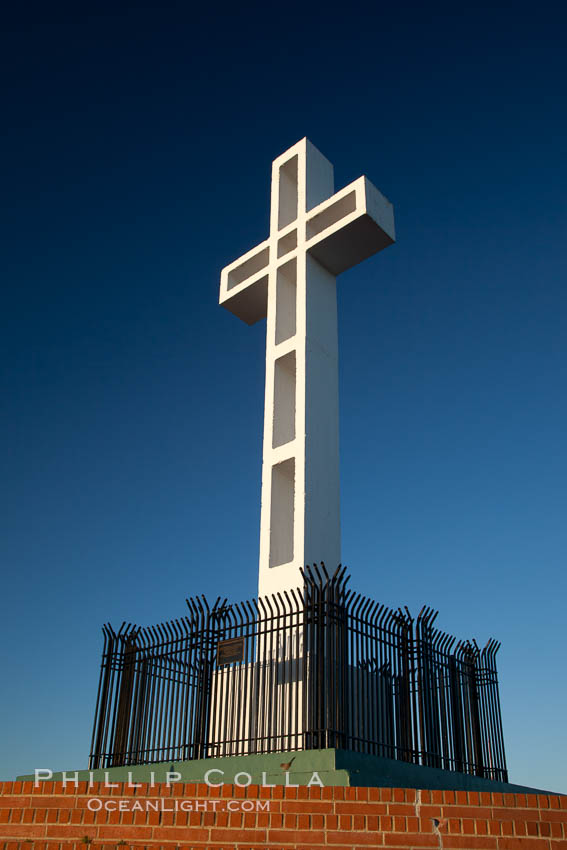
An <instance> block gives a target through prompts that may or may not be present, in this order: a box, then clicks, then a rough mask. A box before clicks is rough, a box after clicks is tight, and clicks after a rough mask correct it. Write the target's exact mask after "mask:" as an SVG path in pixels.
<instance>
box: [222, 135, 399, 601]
mask: <svg viewBox="0 0 567 850" xmlns="http://www.w3.org/2000/svg"><path fill="white" fill-rule="evenodd" d="M333 191H334V186H333V167H332V165H331V163H330V162H329V161H328V160H327V159H326V158H325V157H324V156H323V155H322V154H321V153H320V152H319V151H318V150H317V149H316V148H315V147H314V146H313V145H312V144H311V143H310V142H309V141H308V140H307V139H302V140H301V141H300V142H298V143H297V144H296V145H294V146H293V147H292V148H290V149H289V150H288V151H286V152H285V153H284V154H282V155H281V156H280V157H278V158H277V159H276V160H274V163H273V166H272V195H271V215H270V236H269V239H268V240H266V241H265V242H263V243H261V244H260V245H259V246H257V247H256V248H254V249H253V250H252V251H249V252H248V253H247V254H245V255H244V256H243V257H241V258H240V259H239V260H237V261H236V262H235V263H232V264H231V265H229V266H227V267H226V268H225V269H223V272H222V275H221V294H220V303H221V304H223V305H224V306H225V307H227V309H229V310H231V311H232V312H234V313H235V314H236V315H237V316H239V317H240V318H242V319H243V320H244V321H246V322H248V323H249V324H252V323H253V322H255V321H257V320H258V319H259V318H262V317H263V316H267V330H266V385H265V407H264V442H263V464H262V506H261V519H260V564H259V595H260V596H264V595H266V594H269V593H275V592H278V591H280V592H281V591H285V590H289V589H291V588H295V587H298V586H299V585H300V583H301V577H300V573H299V568H300V567H303V566H304V565H305V564H306V563H313V562H316V561H317V562H318V561H325V563H326V564H328V565H329V566H330V567H331V568H332V569H334V568H335V567H336V566H337V565H338V564H339V562H340V560H341V554H340V510H339V424H338V405H339V398H338V396H339V394H338V335H337V296H336V276H337V275H338V274H339V273H340V272H342V271H344V270H345V269H347V268H349V267H351V266H352V265H354V264H355V263H357V262H360V261H361V260H362V259H365V258H366V257H367V256H370V255H371V254H373V253H376V251H379V250H381V248H384V247H386V246H387V245H389V244H391V243H392V242H393V239H394V227H393V211H392V207H391V205H390V204H389V202H388V201H387V200H386V199H385V198H384V197H383V196H382V195H381V194H380V193H379V192H378V191H377V190H376V189H375V188H374V187H373V186H372V184H370V183H369V182H368V181H367V180H366V178H364V177H362V178H359V179H358V180H356V181H355V182H354V183H352V184H350V185H349V186H347V187H346V188H345V189H343V190H341V191H340V192H338V193H337V194H336V195H333Z"/></svg>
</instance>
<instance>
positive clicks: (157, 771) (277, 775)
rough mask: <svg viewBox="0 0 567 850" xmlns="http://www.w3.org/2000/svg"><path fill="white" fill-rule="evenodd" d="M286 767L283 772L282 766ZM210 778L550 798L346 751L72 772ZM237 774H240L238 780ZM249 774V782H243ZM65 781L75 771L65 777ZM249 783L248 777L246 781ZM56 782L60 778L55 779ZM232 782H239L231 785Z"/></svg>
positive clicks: (98, 778) (119, 777)
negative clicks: (497, 792)
mask: <svg viewBox="0 0 567 850" xmlns="http://www.w3.org/2000/svg"><path fill="white" fill-rule="evenodd" d="M289 762H291V768H290V769H289V771H286V770H285V769H284V768H282V765H287V764H288V763H289ZM210 771H214V772H213V773H209V777H208V781H209V782H210V783H211V784H219V785H220V784H222V783H225V784H241V785H245V784H248V783H250V784H253V785H288V786H292V785H309V784H310V783H311V784H312V785H321V784H322V785H324V786H325V787H327V786H358V787H372V788H418V789H429V790H437V789H439V790H453V791H499V792H507V793H511V794H514V793H539V794H549V793H553V792H550V791H544V790H542V789H538V788H530V787H527V786H524V785H514V784H512V783H509V782H495V781H493V780H490V779H481V778H479V777H477V776H469V775H468V774H464V773H456V772H454V771H451V770H440V769H437V768H432V767H421V766H420V765H415V764H408V763H407V762H403V761H396V760H394V759H387V758H380V757H378V756H370V755H366V754H364V753H354V752H349V751H347V750H335V749H328V750H305V751H302V752H295V753H267V754H263V755H248V756H231V757H227V758H210V759H199V760H195V761H182V762H160V763H159V764H145V765H134V766H130V767H111V768H108V769H107V770H93V771H88V770H79V771H76V773H77V777H76V778H77V779H78V780H79V781H86V780H87V781H88V780H89V779H91V780H92V781H93V782H104V781H105V780H107V781H109V782H128V781H129V780H131V781H132V782H152V781H153V782H165V781H166V779H167V775H166V774H167V773H168V772H171V773H173V772H176V773H179V774H181V779H180V780H179V781H180V782H205V781H206V780H205V774H207V772H210ZM238 774H244V775H242V776H238ZM246 774H248V776H246ZM66 775H67V778H68V780H72V779H74V778H75V771H67V774H66ZM248 777H251V779H250V780H249V779H248ZM17 778H18V780H29V779H34V778H35V777H34V776H33V775H26V776H18V777H17ZM51 778H52V779H53V780H55V781H60V780H62V779H63V773H54V774H53V777H51ZM235 778H238V782H236V783H235Z"/></svg>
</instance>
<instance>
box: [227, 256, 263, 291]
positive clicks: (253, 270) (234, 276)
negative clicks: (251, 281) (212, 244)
mask: <svg viewBox="0 0 567 850" xmlns="http://www.w3.org/2000/svg"><path fill="white" fill-rule="evenodd" d="M269 261H270V249H269V248H263V249H262V250H261V251H258V252H257V253H256V254H254V255H253V256H252V257H249V258H248V259H247V260H244V262H243V263H240V265H239V266H236V268H234V269H231V271H229V273H228V280H227V284H226V288H227V289H233V287H235V286H238V284H239V283H243V282H244V281H245V280H247V279H248V278H249V277H252V275H255V274H257V273H258V272H261V271H262V269H265V268H266V266H267V265H268V263H269Z"/></svg>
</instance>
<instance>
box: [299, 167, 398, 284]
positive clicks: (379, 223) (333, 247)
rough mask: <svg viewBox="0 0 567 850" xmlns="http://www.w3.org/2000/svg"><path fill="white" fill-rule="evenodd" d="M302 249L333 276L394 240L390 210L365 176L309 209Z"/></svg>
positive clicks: (388, 205)
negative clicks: (303, 247) (304, 248)
mask: <svg viewBox="0 0 567 850" xmlns="http://www.w3.org/2000/svg"><path fill="white" fill-rule="evenodd" d="M305 235H306V239H307V242H306V245H305V247H306V249H307V251H309V253H310V254H311V255H312V256H313V257H315V259H316V260H318V261H319V262H320V263H321V264H322V265H323V266H325V268H326V269H327V270H328V271H330V272H331V273H332V274H334V275H339V274H341V272H344V271H346V270H347V269H350V268H352V266H355V265H357V264H358V263H360V262H362V261H363V260H366V259H367V258H368V257H371V256H372V255H373V254H376V253H378V251H381V250H382V249H383V248H387V247H388V245H391V244H392V243H393V242H394V241H395V238H396V237H395V230H394V208H393V206H392V204H391V203H390V202H389V201H388V200H387V198H385V197H384V195H382V193H381V192H379V191H378V189H376V187H375V186H373V185H372V183H371V182H370V181H369V180H367V178H366V177H359V178H358V180H355V181H354V183H351V184H350V185H349V186H345V188H344V189H341V191H340V192H337V193H336V194H335V195H333V197H332V198H329V199H328V200H327V201H323V203H322V204H319V206H317V207H315V208H314V209H312V210H311V211H310V212H309V214H308V217H307V222H306V234H305Z"/></svg>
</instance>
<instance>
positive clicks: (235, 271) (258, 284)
mask: <svg viewBox="0 0 567 850" xmlns="http://www.w3.org/2000/svg"><path fill="white" fill-rule="evenodd" d="M269 262H270V240H269V239H266V241H265V242H261V243H260V244H259V245H256V247H255V248H252V250H251V251H248V252H247V253H246V254H243V256H242V257H239V259H238V260H235V261H234V262H233V263H230V265H228V266H225V267H224V269H223V270H222V272H221V286H220V297H219V304H222V306H223V307H226V309H227V310H230V312H231V313H234V315H235V316H238V318H239V319H242V320H243V321H244V322H246V324H248V325H253V324H254V323H255V322H257V321H258V320H259V319H264V318H265V317H266V312H267V304H268V266H269Z"/></svg>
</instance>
